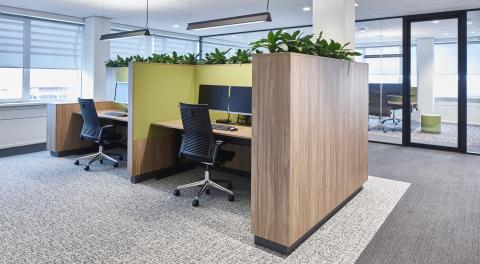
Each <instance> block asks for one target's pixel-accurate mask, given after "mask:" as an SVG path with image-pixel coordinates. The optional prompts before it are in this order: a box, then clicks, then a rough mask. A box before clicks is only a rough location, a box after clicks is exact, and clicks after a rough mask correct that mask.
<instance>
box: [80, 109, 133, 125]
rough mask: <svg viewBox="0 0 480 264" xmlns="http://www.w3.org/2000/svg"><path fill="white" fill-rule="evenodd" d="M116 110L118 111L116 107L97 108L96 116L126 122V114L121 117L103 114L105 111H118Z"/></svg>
mask: <svg viewBox="0 0 480 264" xmlns="http://www.w3.org/2000/svg"><path fill="white" fill-rule="evenodd" d="M118 111H119V110H118V109H108V110H97V115H98V118H101V119H109V120H114V121H120V122H125V123H128V116H124V117H121V116H110V115H105V113H106V112H118ZM75 114H77V115H81V114H82V113H80V112H75Z"/></svg>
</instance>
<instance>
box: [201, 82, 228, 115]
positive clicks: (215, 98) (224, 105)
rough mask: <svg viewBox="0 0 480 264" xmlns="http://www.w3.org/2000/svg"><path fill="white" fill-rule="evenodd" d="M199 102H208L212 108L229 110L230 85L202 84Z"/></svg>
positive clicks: (223, 110)
mask: <svg viewBox="0 0 480 264" xmlns="http://www.w3.org/2000/svg"><path fill="white" fill-rule="evenodd" d="M198 103H199V104H206V105H208V108H209V109H210V110H215V111H222V112H227V111H228V86H220V85H200V88H199V92H198Z"/></svg>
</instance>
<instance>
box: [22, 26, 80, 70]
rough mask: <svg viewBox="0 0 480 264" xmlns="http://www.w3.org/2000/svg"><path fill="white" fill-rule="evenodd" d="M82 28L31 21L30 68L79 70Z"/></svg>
mask: <svg viewBox="0 0 480 264" xmlns="http://www.w3.org/2000/svg"><path fill="white" fill-rule="evenodd" d="M82 47H83V26H81V25H75V24H66V23H59V22H50V21H43V20H32V21H31V42H30V68H36V69H81V68H82V51H83V50H82V49H83V48H82Z"/></svg>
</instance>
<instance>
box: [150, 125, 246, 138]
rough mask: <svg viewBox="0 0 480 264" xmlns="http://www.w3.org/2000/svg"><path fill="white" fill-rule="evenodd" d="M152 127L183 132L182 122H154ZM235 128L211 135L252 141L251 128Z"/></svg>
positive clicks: (214, 131) (217, 131) (215, 130)
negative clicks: (235, 129) (234, 129)
mask: <svg viewBox="0 0 480 264" xmlns="http://www.w3.org/2000/svg"><path fill="white" fill-rule="evenodd" d="M152 126H156V127H165V128H172V129H178V130H183V124H182V120H171V121H161V122H154V123H152ZM235 127H236V128H238V130H237V131H225V130H218V129H214V130H213V134H215V135H217V136H223V137H229V138H240V139H247V140H251V139H252V128H251V127H247V126H236V125H235Z"/></svg>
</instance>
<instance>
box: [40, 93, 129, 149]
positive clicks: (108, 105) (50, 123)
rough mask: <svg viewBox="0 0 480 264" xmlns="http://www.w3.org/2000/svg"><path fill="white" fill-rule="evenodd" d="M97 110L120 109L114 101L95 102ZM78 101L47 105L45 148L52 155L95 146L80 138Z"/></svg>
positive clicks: (81, 123) (80, 125)
mask: <svg viewBox="0 0 480 264" xmlns="http://www.w3.org/2000/svg"><path fill="white" fill-rule="evenodd" d="M95 107H96V108H97V110H110V109H119V110H120V109H122V106H121V105H120V104H118V103H115V102H111V101H109V102H95ZM79 111H80V105H79V104H78V103H74V102H72V103H51V104H48V105H47V150H49V151H50V152H51V153H52V155H55V156H63V155H68V154H71V153H73V152H77V151H78V150H81V149H85V148H89V147H95V144H93V143H91V142H88V141H84V140H81V139H80V132H81V130H82V126H83V120H82V116H81V115H77V114H75V112H79Z"/></svg>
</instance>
